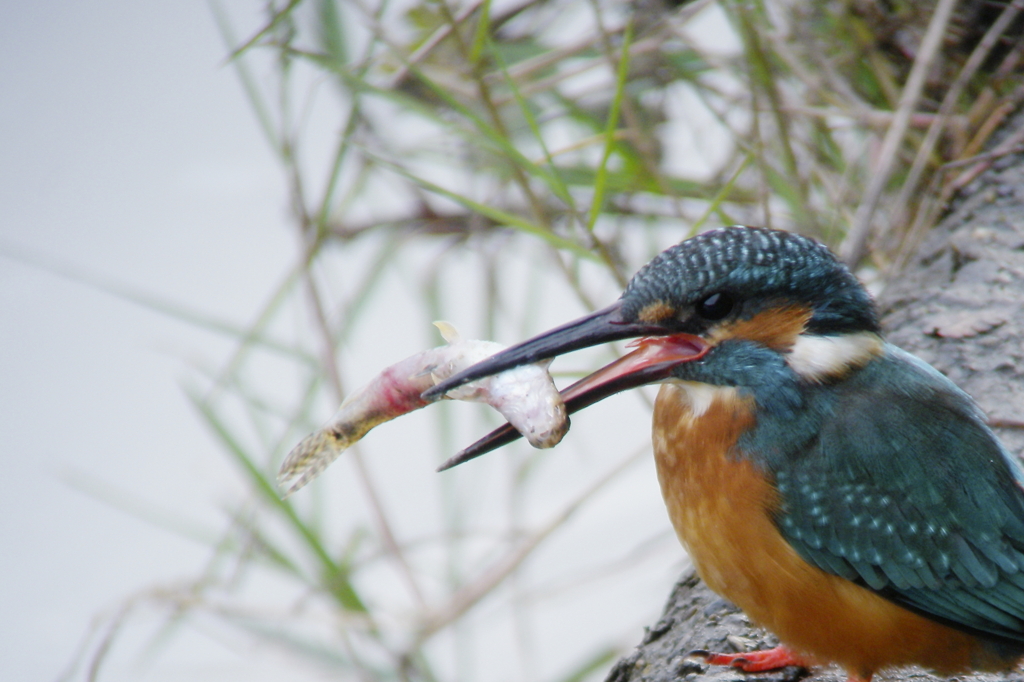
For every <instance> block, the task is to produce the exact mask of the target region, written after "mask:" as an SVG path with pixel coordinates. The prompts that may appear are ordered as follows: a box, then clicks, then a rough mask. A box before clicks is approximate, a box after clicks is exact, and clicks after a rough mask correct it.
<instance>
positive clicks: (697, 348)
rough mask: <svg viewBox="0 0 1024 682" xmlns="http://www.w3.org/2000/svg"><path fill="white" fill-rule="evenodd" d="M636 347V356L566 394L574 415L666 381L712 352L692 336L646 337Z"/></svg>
mask: <svg viewBox="0 0 1024 682" xmlns="http://www.w3.org/2000/svg"><path fill="white" fill-rule="evenodd" d="M634 347H635V348H636V350H634V351H633V352H631V353H628V354H626V355H624V356H622V357H621V358H619V359H618V360H616V361H615V362H613V363H611V364H610V365H607V366H605V367H602V368H601V369H599V370H597V371H596V372H594V373H593V374H591V375H589V376H587V377H584V378H583V379H580V380H579V381H577V382H576V383H575V384H573V385H572V386H569V387H568V388H566V389H565V390H564V391H562V399H563V400H564V401H565V404H566V406H567V407H568V408H569V412H570V413H572V412H576V411H578V410H582V409H583V408H584V407H587V406H588V405H593V404H594V403H596V402H597V401H599V400H603V399H604V398H607V397H608V396H610V395H613V394H615V393H618V392H620V391H625V390H626V389H629V388H633V387H636V386H642V385H644V384H650V383H655V382H658V381H663V380H664V379H667V378H669V377H670V376H671V375H672V370H673V369H674V368H675V367H677V366H679V365H681V364H683V363H686V362H693V361H694V360H699V359H700V358H702V357H704V355H705V354H706V353H707V352H708V348H709V346H708V344H707V342H706V341H704V339H702V338H700V337H699V336H694V335H692V334H673V335H672V336H645V337H643V338H640V339H636V340H635V341H631V342H630V343H629V344H627V348H634ZM577 403H578V404H577Z"/></svg>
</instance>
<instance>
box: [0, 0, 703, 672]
mask: <svg viewBox="0 0 1024 682" xmlns="http://www.w3.org/2000/svg"><path fill="white" fill-rule="evenodd" d="M225 4H228V5H229V6H230V7H231V8H232V10H237V9H239V7H242V8H243V9H258V8H259V7H261V6H262V5H261V3H256V2H252V3H245V4H244V5H236V4H234V3H225ZM257 17H258V15H257V16H256V17H253V23H252V24H251V25H247V26H239V27H238V33H239V35H247V32H248V31H250V30H251V29H252V28H254V27H255V26H256V23H255V22H256V20H257ZM0 19H2V20H0V348H2V352H0V434H2V436H3V452H2V457H3V463H4V468H5V473H6V480H7V482H8V485H7V486H6V490H5V491H4V494H3V495H2V496H0V677H2V678H3V679H4V680H7V679H10V680H30V679H31V680H51V679H55V678H56V677H57V676H58V675H59V674H60V673H61V672H62V671H64V669H65V668H66V666H67V664H68V663H69V662H70V660H71V658H72V655H73V653H74V651H75V648H76V646H77V645H78V644H79V643H80V641H81V639H82V637H83V636H84V634H85V633H86V631H87V630H88V628H89V624H90V622H91V621H92V619H93V618H94V617H95V616H97V615H99V614H108V615H109V613H110V612H111V611H112V610H113V609H116V608H117V607H118V606H119V605H120V604H121V603H123V601H124V599H125V598H126V597H127V596H130V595H132V594H135V593H138V592H140V591H142V590H145V589H148V588H151V587H153V586H157V585H161V584H173V583H176V582H180V581H182V580H186V579H189V578H193V577H195V575H196V574H197V573H198V572H199V571H200V570H201V568H202V567H203V565H204V562H205V561H206V560H207V559H208V557H209V549H208V548H207V547H205V546H203V545H199V544H196V543H193V542H189V541H187V540H183V539H181V538H180V537H179V536H176V535H174V534H172V533H169V532H167V531H165V530H161V529H160V528H158V527H156V526H154V525H153V524H150V523H147V522H146V521H143V520H140V519H138V518H137V517H135V516H132V515H131V514H129V513H127V512H125V511H123V510H121V509H117V508H113V507H111V506H110V505H108V504H106V503H104V502H103V501H101V500H99V499H98V497H97V496H95V495H90V494H87V493H85V492H82V491H81V489H80V487H81V486H82V485H86V486H88V485H95V486H100V487H105V488H110V489H116V490H120V491H128V492H131V493H134V494H136V495H137V496H138V497H139V499H142V500H145V501H146V503H147V504H148V505H152V506H153V507H155V508H158V509H164V510H167V511H168V512H169V513H171V514H172V515H173V516H174V517H175V518H180V519H182V520H183V521H185V522H190V521H195V522H197V523H201V524H204V525H206V526H207V527H209V526H211V523H210V520H211V519H212V520H217V519H220V520H223V512H222V509H223V508H224V507H225V506H226V503H227V501H228V500H234V499H237V498H238V496H239V495H240V494H241V492H242V491H241V488H240V484H239V477H238V476H237V474H236V472H235V471H234V469H233V467H232V465H231V464H230V463H229V462H228V461H227V460H226V458H225V455H224V454H223V452H222V450H221V448H220V446H218V445H217V444H215V442H214V441H213V439H212V438H211V437H210V436H209V434H208V433H207V430H206V429H205V427H204V426H203V425H202V423H201V421H200V419H199V418H198V416H197V415H196V413H195V411H194V409H193V408H192V407H191V405H190V404H189V401H188V399H187V398H186V396H185V394H184V391H183V389H182V380H183V378H185V377H187V376H188V375H189V374H188V366H189V364H190V363H191V362H192V361H196V362H198V363H202V364H204V365H206V366H212V367H218V366H220V365H222V364H223V363H224V362H225V361H226V358H227V357H228V356H229V355H230V353H231V351H232V350H233V349H234V347H235V345H234V343H233V342H232V341H231V340H230V339H227V338H225V337H221V336H217V335H214V334H212V333H206V332H203V331H200V330H199V329H197V328H196V327H195V326H191V325H188V324H185V323H183V322H180V321H176V320H174V319H172V318H171V317H168V316H165V315H161V314H159V313H157V312H154V311H152V310H151V309H147V308H146V307H143V306H139V305H135V304H132V303H130V302H128V301H126V300H125V299H123V298H118V297H116V296H112V295H111V294H109V293H104V292H102V291H100V290H99V289H98V288H96V287H94V286H90V285H88V284H85V283H83V282H81V281H75V280H74V279H71V278H68V277H67V276H61V275H59V274H55V272H54V271H55V270H56V271H63V272H65V273H68V274H75V273H79V274H88V275H92V276H96V277H100V278H104V279H105V280H107V281H110V282H113V283H117V284H120V285H123V286H125V287H127V288H128V289H131V290H133V291H136V292H137V293H140V294H149V295H154V296H158V297H163V298H165V299H167V300H169V301H173V302H177V303H179V304H181V305H182V306H183V307H185V308H187V309H190V310H194V311H196V312H202V313H205V314H208V315H210V316H212V317H215V318H221V319H224V320H228V321H232V322H234V323H236V324H237V325H239V326H240V327H246V326H248V325H249V324H251V322H252V321H253V320H254V319H255V317H256V315H257V313H258V311H259V310H260V307H261V306H262V305H263V304H264V303H265V302H266V299H267V296H268V295H269V293H270V292H271V291H273V290H274V288H275V287H276V286H277V285H278V284H279V283H280V281H281V279H282V278H283V277H284V275H285V273H286V272H287V271H288V269H289V268H290V267H292V266H293V264H294V262H295V258H296V240H295V238H294V235H293V233H292V230H293V229H294V228H293V226H292V224H291V222H290V220H289V218H288V206H287V196H286V183H285V180H284V178H283V177H282V173H281V172H280V170H279V166H278V164H277V162H276V161H275V159H274V158H273V156H272V154H271V152H270V151H269V150H268V148H267V145H266V143H265V141H264V139H263V137H262V135H261V133H260V131H259V129H258V127H257V124H256V121H255V118H254V116H253V113H252V110H251V109H250V107H249V104H248V102H247V100H246V99H245V97H244V95H243V93H242V89H241V87H240V85H239V82H238V79H237V77H236V75H235V73H234V71H233V70H232V69H231V68H230V67H228V66H224V65H223V62H224V57H225V48H224V46H223V44H222V42H221V39H220V36H219V34H218V33H217V30H216V26H215V23H214V20H213V16H212V14H211V12H210V9H209V7H208V5H207V3H206V2H203V1H201V0H189V1H186V2H162V3H144V2H137V1H136V0H104V1H102V2H101V1H97V0H88V1H81V2H68V1H65V2H59V1H46V0H41V1H35V2H10V3H5V5H4V8H3V11H2V12H0ZM325 149H328V147H326V146H325ZM684 156H687V155H684ZM690 156H691V158H692V155H690ZM677 158H678V157H677ZM667 245H668V242H667V243H666V244H665V246H667ZM415 285H416V283H415V282H406V283H405V286H406V287H407V288H410V289H411V288H413V287H415ZM400 293H401V292H400ZM405 304H407V302H406V303H405ZM396 305H403V303H398V304H396ZM550 312H551V311H548V313H550ZM561 321H563V320H562V319H552V320H550V322H551V323H552V324H554V323H558V322H561ZM420 323H421V321H420V320H417V324H418V325H419V324H420ZM403 333H404V335H405V336H404V338H402V339H400V341H402V342H405V343H409V342H410V339H409V335H410V334H411V333H414V334H415V337H414V338H413V339H412V341H413V342H415V343H416V344H419V343H420V341H421V340H422V339H426V338H428V334H427V332H426V331H425V330H424V331H420V330H419V327H416V331H415V332H409V331H408V330H403ZM502 340H503V341H505V342H509V341H511V340H512V339H502ZM364 343H365V344H367V348H368V351H365V352H369V351H371V350H372V351H376V352H379V353H380V354H381V357H382V358H390V360H391V361H394V360H398V359H400V358H401V357H403V355H401V354H397V355H396V354H393V353H392V351H390V350H387V349H386V348H378V347H375V346H374V345H373V344H374V343H376V342H374V341H366V340H364ZM376 345H377V346H379V345H380V344H379V343H377V344H376ZM361 352H363V351H361ZM394 352H396V353H397V352H400V351H394ZM355 353H356V351H353V354H355ZM389 353H392V354H390V355H389ZM406 354H408V351H406ZM360 357H363V356H360ZM377 361H378V360H377V359H374V360H373V361H372V362H377ZM342 362H343V364H344V362H345V360H344V359H342ZM626 402H628V401H626V400H621V401H620V402H619V403H617V405H618V406H619V407H621V406H622V405H623V404H624V403H626ZM633 402H637V401H633ZM634 407H635V406H634ZM591 409H592V410H593V412H594V414H595V415H597V416H594V417H590V422H589V423H590V424H591V425H594V424H596V423H599V422H600V421H601V420H602V416H601V414H602V412H601V411H600V410H602V409H608V410H612V409H616V408H615V407H608V408H602V406H596V407H594V408H591ZM588 414H590V410H588ZM603 414H604V415H606V416H605V417H603V418H604V419H605V420H607V415H608V414H612V413H611V412H604V413H603ZM322 416H323V417H324V418H326V417H327V416H329V413H325V414H323V415H322ZM639 418H640V419H643V418H644V416H643V412H642V411H640V412H639ZM583 420H584V417H583V416H580V417H579V418H578V419H576V420H574V423H575V424H576V431H574V432H573V433H574V434H576V435H575V439H576V442H577V443H578V444H579V447H581V448H582V447H587V446H590V447H594V446H598V445H607V442H606V439H604V438H602V437H601V436H600V435H595V432H590V433H587V431H586V430H585V428H586V427H582V426H581V425H582V424H584V423H585V422H584V421H583ZM637 428H638V430H639V431H640V435H641V436H642V435H644V433H645V432H646V431H645V430H646V428H647V426H646V424H645V423H644V422H643V421H640V422H638V423H637ZM382 432H383V429H382ZM393 435H394V434H393V433H392V434H391V435H390V436H389V435H385V434H383V433H382V435H381V436H380V441H381V442H382V443H384V442H386V441H387V440H388V438H391V437H393ZM563 447H564V446H563ZM569 452H571V451H569ZM562 458H563V459H564V461H566V462H570V461H572V459H571V458H572V455H571V454H563V455H562ZM375 461H381V460H375ZM488 461H489V460H488ZM497 461H498V462H500V459H499V460H497ZM577 465H578V462H577ZM503 469H504V467H503ZM332 471H333V470H332ZM476 471H477V472H478V474H477V475H480V476H486V475H487V473H486V472H487V471H488V470H487V469H482V468H478V469H477V470H476ZM491 471H493V469H492V470H491ZM479 472H483V473H479ZM425 474H426V475H431V472H430V471H425ZM419 475H420V472H418V471H416V470H412V471H409V470H403V471H402V472H401V476H402V477H403V480H402V484H403V485H404V484H408V485H415V484H416V481H417V480H418V477H419ZM460 475H462V474H460ZM465 475H466V476H472V475H473V474H465ZM463 480H465V479H463ZM335 481H337V476H336V477H335ZM627 481H628V482H627V483H626V484H625V486H626V487H625V489H624V490H626V491H627V492H629V493H630V494H633V495H634V496H637V497H639V498H640V503H639V504H634V502H633V501H632V500H629V501H624V500H623V499H621V498H618V497H614V496H613V497H611V498H610V499H609V500H607V501H606V503H605V504H604V506H603V507H602V508H600V509H599V510H598V511H597V513H596V516H595V517H593V518H595V519H597V520H596V521H594V523H593V525H591V526H590V527H589V528H590V530H589V531H588V530H587V527H586V525H585V523H584V536H586V535H587V534H588V533H589V535H590V536H591V537H590V540H591V541H592V542H593V543H600V542H602V541H603V538H602V529H603V528H608V527H611V526H614V525H615V524H616V523H632V524H636V525H637V526H640V527H642V530H641V531H640V532H637V533H636V536H637V540H638V541H639V539H640V538H646V537H649V536H654V535H657V534H658V532H659V529H660V531H661V532H664V533H666V534H667V533H669V531H668V524H667V521H666V520H665V518H664V511H663V510H662V508H661V501H660V496H658V495H657V483H656V481H654V479H653V465H651V464H650V463H646V464H644V465H643V466H642V467H641V468H640V469H637V470H635V471H633V473H632V474H631V475H630V476H629V477H627ZM74 482H78V484H79V485H78V487H76V485H74ZM432 490H433V489H432ZM620 492H621V490H620V489H616V490H615V495H619V494H620ZM403 494H404V493H401V492H396V493H393V497H394V498H396V499H399V500H401V499H402V495H403ZM396 511H397V512H402V511H405V512H407V513H408V514H409V515H410V516H411V518H415V517H416V514H417V512H416V510H400V509H399V510H396ZM601 524H605V525H601ZM214 529H216V526H215V525H214ZM670 544H671V543H670ZM628 546H629V545H628V544H625V543H624V544H623V545H622V547H623V548H626V547H628ZM574 551H577V550H575V549H570V550H566V549H564V548H561V547H558V545H557V544H556V545H555V546H554V547H553V548H552V549H551V550H550V551H549V552H548V553H549V554H550V556H551V558H550V559H549V560H548V561H549V562H550V563H554V564H555V565H556V566H562V567H566V566H571V565H572V564H573V562H574V560H575V559H574V557H575V555H573V554H572V552H574ZM578 551H579V552H583V553H584V554H585V553H586V552H587V551H589V550H588V549H586V548H583V549H580V550H578ZM559 552H562V553H563V554H565V553H566V552H568V554H567V555H566V556H569V557H570V559H571V560H567V559H566V556H560V555H559ZM658 560H659V561H660V562H661V563H659V564H657V565H656V566H655V567H654V568H652V569H650V570H649V571H648V572H647V573H646V574H645V575H646V576H647V578H645V579H643V580H640V581H638V584H636V585H633V586H632V587H629V588H628V589H625V590H620V591H619V592H616V593H614V594H613V593H611V592H610V591H609V590H607V589H606V587H605V586H603V585H601V584H600V583H594V584H593V587H591V586H590V584H589V583H586V584H582V585H581V586H580V587H577V588H576V589H575V590H566V592H567V593H568V592H573V593H574V594H573V596H572V598H573V599H576V600H577V601H571V600H569V599H568V598H565V599H562V600H561V601H558V600H557V599H556V600H554V603H553V605H552V606H551V609H552V610H553V611H560V610H561V611H568V610H574V611H575V613H576V616H575V619H576V622H577V625H580V624H586V623H589V622H595V623H597V622H601V621H606V620H607V619H609V618H610V619H620V618H621V619H623V620H628V621H629V622H633V621H635V622H636V623H637V626H636V629H635V636H631V639H630V640H629V641H628V642H626V644H627V645H628V644H631V643H635V642H636V641H639V638H640V636H641V631H640V627H639V626H640V625H641V624H643V623H652V622H653V619H654V618H655V617H656V615H657V613H658V612H659V611H660V608H661V604H662V600H663V599H664V597H665V596H666V595H667V593H668V587H669V586H670V585H671V582H672V578H673V577H674V575H675V574H676V572H677V571H678V570H679V568H680V566H681V562H682V552H681V550H679V549H678V548H676V547H675V546H674V544H673V545H671V548H670V550H669V551H668V552H667V553H662V555H660V556H659V559H658ZM566 575H568V573H566V571H562V572H561V573H560V574H559V575H558V576H557V577H556V580H555V581H554V582H555V583H556V584H557V582H558V579H562V580H564V579H565V577H566ZM627 602H628V604H627ZM487 613H488V612H487V611H486V609H485V610H484V611H483V613H482V615H479V616H477V621H476V623H477V624H479V623H480V622H481V621H482V620H484V619H486V618H487V617H488V616H487ZM159 622H160V621H159V620H155V619H151V620H150V621H145V620H144V619H143V620H142V623H143V626H141V627H132V628H130V629H129V633H128V634H127V635H126V638H125V639H123V640H119V641H118V643H117V645H116V651H117V654H118V655H117V656H116V657H115V659H114V660H113V662H112V663H111V665H110V666H109V667H108V668H106V669H104V675H101V677H100V679H102V680H122V679H123V680H149V681H163V680H178V679H188V680H217V681H218V682H220V681H230V680H236V679H237V680H247V681H251V682H260V681H261V680H278V679H290V680H304V679H323V677H322V674H321V673H320V672H318V671H316V670H314V669H312V668H310V669H306V668H299V669H296V668H295V666H294V663H293V661H291V660H289V659H288V658H287V657H285V656H284V655H275V654H274V653H273V652H270V653H268V652H267V651H266V650H265V649H261V650H260V651H259V652H258V654H259V655H254V654H256V653H257V652H256V651H255V650H254V649H253V648H252V644H251V643H250V641H249V640H247V639H245V638H241V637H232V636H231V635H230V634H229V633H226V631H224V630H217V629H212V630H209V629H208V630H207V631H198V632H197V631H195V630H192V629H188V628H186V629H184V630H180V631H178V633H177V634H175V635H174V636H173V638H172V640H171V644H170V645H169V647H167V648H166V649H163V650H160V651H159V652H158V653H157V654H156V655H155V657H154V656H151V657H148V658H147V657H146V656H145V654H144V650H145V646H146V644H147V643H148V641H149V640H148V639H147V638H148V637H149V636H150V635H151V634H152V625H153V623H159ZM552 622H555V621H552ZM557 622H562V621H557ZM567 622H574V621H573V616H570V617H569V621H567ZM147 623H148V625H146V624H147ZM620 625H621V623H620ZM147 628H148V629H147ZM575 630H576V628H574V632H573V633H572V634H570V633H568V632H556V633H552V634H551V636H550V638H549V639H550V640H551V642H552V646H553V644H554V642H557V640H558V639H560V638H562V637H569V636H577V637H581V638H583V639H586V638H587V637H588V635H587V633H586V631H585V628H579V629H578V631H575ZM556 648H557V647H556ZM140 654H141V655H140ZM490 656H491V652H489V651H480V652H479V658H480V659H482V660H481V662H480V666H481V667H483V668H487V667H491V668H493V670H491V671H490V672H491V673H492V676H487V679H517V678H518V677H519V675H520V673H522V671H521V670H517V671H516V672H514V673H512V674H505V676H503V673H502V672H501V671H502V666H503V665H508V662H507V661H502V660H501V659H500V656H498V657H496V658H495V659H494V660H493V661H491V660H490V658H489V657H490ZM513 665H514V664H513ZM545 677H548V676H545Z"/></svg>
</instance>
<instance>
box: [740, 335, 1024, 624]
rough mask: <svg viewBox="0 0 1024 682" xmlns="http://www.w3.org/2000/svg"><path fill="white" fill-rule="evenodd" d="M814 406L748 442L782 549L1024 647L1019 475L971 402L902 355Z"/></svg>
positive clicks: (821, 391)
mask: <svg viewBox="0 0 1024 682" xmlns="http://www.w3.org/2000/svg"><path fill="white" fill-rule="evenodd" d="M806 396H807V399H806V400H807V402H806V404H805V406H804V407H805V409H804V410H803V411H802V412H801V416H800V417H798V418H797V419H796V420H793V419H784V418H766V419H765V420H763V422H761V423H759V425H758V427H757V428H756V429H755V430H754V431H753V432H752V433H751V434H750V436H749V437H747V438H746V439H744V440H743V441H741V443H740V446H741V448H742V449H748V448H749V449H750V450H752V451H758V452H760V453H761V454H760V455H759V456H760V458H761V461H763V462H765V463H766V466H767V467H768V469H769V470H770V471H771V473H772V474H773V475H774V477H775V482H776V485H777V487H778V489H779V492H780V497H781V500H782V503H781V508H780V509H779V511H778V516H777V523H778V526H779V529H780V531H781V532H782V534H783V536H784V537H785V538H786V540H787V541H788V542H790V543H791V544H792V545H793V547H794V548H795V549H796V550H797V551H798V552H799V553H800V554H801V555H802V556H803V557H804V558H806V559H807V560H808V561H809V562H811V563H813V564H814V565H816V566H818V567H819V568H821V569H822V570H825V571H827V572H829V573H833V574H835V575H839V576H842V577H844V578H847V579H850V580H854V581H856V582H858V583H860V584H862V585H864V586H866V587H868V588H870V589H872V590H874V591H876V592H878V593H879V594H882V595H883V596H885V597H887V598H888V599H891V600H893V601H895V602H897V603H900V604H903V605H905V606H907V607H908V608H911V609H913V610H915V611H917V612H920V613H923V614H925V615H928V616H932V617H934V618H936V619H938V620H941V621H944V622H947V623H950V624H952V625H954V626H957V627H960V628H962V629H966V630H969V631H974V632H978V633H985V634H988V635H993V636H995V637H998V638H1006V639H1010V640H1014V641H1024V492H1022V488H1021V481H1022V479H1024V476H1022V473H1021V469H1020V466H1019V465H1018V463H1017V462H1016V461H1014V460H1013V459H1012V458H1011V457H1010V456H1009V455H1008V454H1007V453H1006V451H1005V450H1004V449H1003V448H1002V446H1001V445H1000V443H999V441H998V440H997V439H996V437H995V436H994V435H993V434H992V433H991V431H990V430H989V429H988V428H987V427H986V426H985V424H984V422H983V420H982V418H981V416H980V414H979V413H978V410H977V408H976V407H975V406H974V404H973V402H972V401H971V400H970V398H969V397H967V396H966V394H964V393H963V392H962V391H960V390H959V389H957V388H956V387H955V386H954V385H953V384H952V383H951V382H950V381H949V380H948V379H946V378H945V377H943V376H942V375H941V374H939V373H938V372H936V371H935V370H934V369H932V368H931V367H929V366H928V365H926V364H924V363H922V362H921V361H919V360H917V359H916V358H913V357H912V356H910V355H908V354H906V353H903V352H902V351H899V350H898V349H895V348H893V347H889V349H888V352H887V354H886V355H885V356H883V357H882V358H880V359H879V360H876V361H873V362H871V363H869V365H868V366H866V367H865V368H863V369H861V370H859V371H858V372H856V373H855V374H854V375H852V376H851V377H848V378H847V379H845V380H844V381H842V382H839V383H837V384H834V385H831V386H825V387H820V388H810V389H808V391H807V393H806ZM812 425H813V427H814V428H812ZM780 444H785V445H780Z"/></svg>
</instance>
